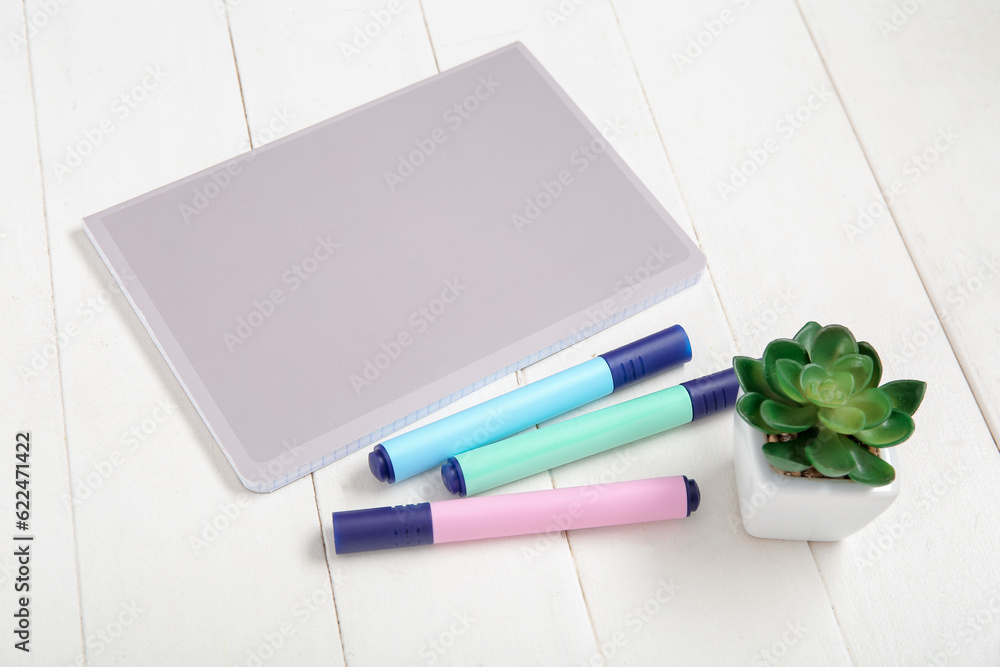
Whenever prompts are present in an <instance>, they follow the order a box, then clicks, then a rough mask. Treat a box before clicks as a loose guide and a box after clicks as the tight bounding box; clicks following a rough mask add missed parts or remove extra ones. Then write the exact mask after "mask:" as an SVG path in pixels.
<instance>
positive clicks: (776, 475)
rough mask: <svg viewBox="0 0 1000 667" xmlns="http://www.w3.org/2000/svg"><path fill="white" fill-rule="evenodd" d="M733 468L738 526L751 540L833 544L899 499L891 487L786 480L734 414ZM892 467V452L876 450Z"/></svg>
mask: <svg viewBox="0 0 1000 667" xmlns="http://www.w3.org/2000/svg"><path fill="white" fill-rule="evenodd" d="M734 417H735V420H736V421H735V425H734V427H733V466H734V467H735V468H736V487H737V490H738V493H739V501H740V515H741V516H742V517H743V527H744V528H746V531H747V532H748V533H750V534H751V535H753V536H754V537H766V538H770V539H775V540H815V541H827V542H829V541H835V540H840V539H843V538H845V537H847V536H848V535H853V534H854V533H856V532H858V531H859V530H861V529H862V528H864V527H865V526H866V525H868V524H869V523H871V522H872V521H873V520H874V519H875V517H877V516H878V515H879V514H881V513H882V512H884V511H886V510H887V509H888V508H889V505H891V504H892V503H893V501H894V500H896V496H898V495H899V487H900V482H899V476H898V473H899V471H898V469H897V471H896V472H897V476H896V479H895V480H893V482H892V483H891V484H887V485H885V486H879V487H871V486H865V485H863V484H858V483H857V482H853V481H851V480H846V479H823V478H819V479H812V478H808V477H789V476H787V475H783V474H781V473H780V472H778V471H776V470H774V469H773V468H772V467H771V464H770V463H768V462H767V458H765V457H764V452H763V451H761V447H762V446H763V445H764V442H766V436H765V435H764V434H763V433H761V432H760V431H758V430H757V429H755V428H754V427H752V426H751V425H750V424H748V423H746V422H745V421H743V419H742V418H741V417H740V416H739V414H736V415H734ZM881 455H882V458H883V459H884V460H885V461H886V462H888V463H889V465H891V466H893V467H894V468H895V467H896V459H897V456H896V448H895V447H889V448H886V449H883V450H882V451H881Z"/></svg>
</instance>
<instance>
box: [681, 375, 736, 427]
mask: <svg viewBox="0 0 1000 667" xmlns="http://www.w3.org/2000/svg"><path fill="white" fill-rule="evenodd" d="M681 386H682V387H684V388H685V389H687V392H688V394H690V395H691V421H694V420H695V419H701V418H702V417H707V416H708V415H710V414H713V413H716V412H719V411H720V410H726V409H727V408H731V407H733V406H734V405H736V394H737V393H738V392H739V390H740V383H739V382H738V381H737V380H736V371H734V370H733V369H732V368H727V369H726V370H724V371H719V372H718V373H712V374H711V375H706V376H705V377H700V378H697V379H695V380H688V381H687V382H682V383H681Z"/></svg>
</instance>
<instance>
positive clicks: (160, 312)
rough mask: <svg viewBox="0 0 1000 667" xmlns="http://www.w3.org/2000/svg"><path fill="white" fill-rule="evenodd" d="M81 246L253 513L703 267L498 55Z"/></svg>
mask: <svg viewBox="0 0 1000 667" xmlns="http://www.w3.org/2000/svg"><path fill="white" fill-rule="evenodd" d="M84 226H85V228H86V230H87V233H88V235H89V236H90V238H91V240H92V241H93V243H94V246H95V247H96V248H97V250H98V252H99V253H100V255H101V257H102V258H103V259H104V261H105V263H106V264H107V266H108V268H109V269H110V271H111V273H112V274H113V275H114V277H115V279H116V280H117V281H118V283H119V284H120V286H121V288H122V291H123V293H124V294H125V295H126V296H127V298H128V299H129V302H130V303H131V305H132V307H133V308H134V309H135V312H136V314H137V315H138V316H139V318H140V319H141V320H142V323H143V324H144V325H145V327H146V329H147V331H148V332H149V335H150V336H151V337H152V338H153V340H154V341H155V342H156V345H157V347H158V348H159V350H160V352H161V353H162V354H163V357H164V359H166V361H167V363H168V364H169V365H170V367H171V369H172V370H173V372H174V374H175V375H176V377H177V379H178V381H179V382H180V383H181V385H182V386H183V388H184V390H185V392H186V393H187V395H188V396H189V397H190V399H191V401H192V403H193V404H194V405H195V407H196V408H197V410H198V412H199V414H200V415H201V417H202V419H204V421H205V424H206V425H207V426H208V428H209V430H210V431H211V433H212V435H213V437H214V438H215V440H216V441H217V442H218V444H219V446H220V447H221V448H222V451H223V452H225V454H226V457H227V458H228V460H229V461H230V463H231V464H232V466H233V469H234V470H235V471H236V474H237V475H238V476H239V478H240V480H241V481H242V483H243V484H244V485H245V486H246V487H247V488H248V489H250V490H253V491H258V492H266V491H271V490H274V489H276V488H279V487H281V486H283V485H284V484H287V483H289V482H291V481H293V480H295V479H297V478H299V477H302V476H303V475H306V474H308V473H310V472H312V471H314V470H316V469H318V468H319V467H321V466H324V465H327V464H328V463H331V462H333V461H335V460H337V459H339V458H341V457H343V456H345V455H347V454H349V453H351V452H354V451H356V450H358V449H361V448H364V447H366V446H368V445H372V444H376V443H378V442H379V441H380V440H382V439H384V438H385V437H386V436H388V435H389V434H391V433H392V432H393V431H395V430H397V429H399V428H401V427H403V426H405V425H407V424H410V423H412V422H413V421H415V420H417V419H420V418H422V417H424V416H427V415H429V414H431V413H432V412H434V411H435V410H437V409H439V408H441V407H442V406H444V405H447V404H448V403H450V402H451V401H453V400H455V399H456V398H458V397H461V396H463V395H465V394H468V393H469V392H472V391H474V390H476V389H478V388H480V387H482V386H484V385H485V384H487V383H489V382H492V381H493V380H495V379H497V378H499V377H502V376H503V375H506V374H508V373H511V372H512V371H514V370H516V369H518V368H521V367H524V366H526V365H528V364H530V363H532V362H534V361H537V360H538V359H540V358H542V357H545V356H546V355H549V354H552V353H554V352H556V351H558V350H560V349H562V348H564V347H566V346H568V345H571V344H572V343H575V342H577V341H579V340H581V339H582V338H584V337H585V336H588V335H590V334H592V333H594V332H596V331H599V330H601V329H603V328H605V327H607V326H609V325H611V324H613V323H615V322H618V321H620V320H622V319H624V318H625V317H628V316H629V315H631V314H633V313H636V312H638V311H639V310H641V309H643V308H646V307H648V306H650V305H652V304H654V303H656V302H658V301H660V300H662V299H664V298H666V297H667V296H669V295H671V294H673V293H674V292H676V291H678V290H680V289H683V288H685V287H687V286H689V285H691V284H693V283H694V282H695V281H696V280H697V279H698V276H699V274H700V272H701V270H702V268H703V267H704V264H705V259H704V256H703V255H702V253H701V252H700V251H699V250H698V248H697V247H696V246H695V245H694V244H693V243H692V242H691V240H690V239H689V238H687V236H686V235H685V234H684V233H683V232H682V231H681V229H680V228H679V227H678V226H677V224H676V222H675V221H674V220H673V219H672V218H671V217H670V215H669V214H668V213H667V212H666V211H665V210H664V209H663V207H662V206H661V205H660V204H659V203H658V202H657V201H656V200H655V199H654V198H653V196H652V195H651V194H650V192H649V191H648V190H647V189H646V188H645V187H644V186H643V185H642V183H641V182H639V180H638V179H637V178H636V176H635V174H634V173H632V171H631V170H630V169H629V168H628V166H626V165H625V163H624V162H623V161H622V160H621V158H620V157H619V156H618V154H617V153H615V151H614V148H613V147H612V143H611V142H609V141H608V140H607V139H605V138H604V137H603V136H602V135H601V133H600V132H599V131H598V129H597V128H596V127H595V126H594V125H593V124H592V123H591V122H590V121H589V120H587V118H586V117H585V116H584V115H583V113H582V112H581V111H580V109H579V108H577V106H576V105H575V104H573V102H572V101H571V100H570V99H569V98H568V97H567V96H566V94H565V93H564V92H563V91H562V90H561V89H560V88H559V86H558V85H557V84H556V83H555V81H554V80H553V79H552V77H551V76H550V75H549V74H548V73H547V72H546V71H545V70H544V69H543V68H542V66H541V65H540V64H539V63H538V61H537V60H536V59H535V58H534V57H533V56H532V55H531V54H530V53H529V52H528V50H527V49H526V48H525V47H524V46H522V45H521V44H519V43H516V44H512V45H509V46H507V47H504V48H501V49H499V50H497V51H494V52H492V53H490V54H487V55H485V56H482V57H480V58H477V59H476V60H473V61H471V62H468V63H466V64H464V65H461V66H458V67H456V68H454V69H451V70H448V71H446V72H443V73H441V74H438V75H436V76H433V77H431V78H429V79H427V80H425V81H422V82H419V83H417V84H414V85H412V86H409V87H407V88H404V89H402V90H400V91H398V92H396V93H393V94H391V95H387V96H386V97H383V98H381V99H378V100H376V101H374V102H371V103H369V104H365V105H364V106H361V107H358V108H357V109H354V110H352V111H348V112H346V113H343V114H341V115H339V116H336V117H334V118H331V119H329V120H326V121H324V122H321V123H318V124H317V125H314V126H312V127H309V128H306V129H304V130H301V131H299V132H296V133H295V134H292V135H289V136H287V137H284V138H282V139H279V140H277V141H274V142H272V143H269V144H267V145H266V146H263V147H260V148H256V149H254V150H252V151H250V152H249V153H245V154H243V155H240V156H238V157H235V158H233V159H232V160H229V161H227V162H225V163H222V164H219V165H216V166H214V167H211V168H209V169H205V170H204V171H201V172H198V173H197V174H194V175H192V176H189V177H187V178H184V179H181V180H179V181H177V182H175V183H171V184H169V185H166V186H163V187H161V188H158V189H157V190H154V191H152V192H149V193H147V194H145V195H142V196H140V197H136V198H135V199H132V200H130V201H127V202H125V203H123V204H119V205H117V206H114V207H112V208H109V209H107V210H105V211H101V212H100V213H96V214H94V215H91V216H89V217H87V218H86V219H85V221H84Z"/></svg>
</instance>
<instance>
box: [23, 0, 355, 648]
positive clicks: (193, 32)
mask: <svg viewBox="0 0 1000 667" xmlns="http://www.w3.org/2000/svg"><path fill="white" fill-rule="evenodd" d="M40 8H41V4H40V3H37V2H32V3H29V6H28V8H27V13H28V15H29V16H30V15H32V13H33V12H35V11H40ZM30 47H31V56H32V66H33V76H34V81H35V90H36V100H37V103H38V126H39V137H40V153H41V165H42V170H43V178H44V182H45V204H46V210H47V213H48V231H49V238H50V246H51V261H52V274H53V284H54V293H55V315H56V323H57V329H58V330H59V331H60V332H69V331H70V330H71V327H75V330H76V331H77V333H76V334H75V335H72V336H71V340H69V342H68V343H67V344H66V345H65V346H64V348H63V350H62V352H61V358H60V359H61V364H62V371H63V374H62V381H63V393H64V400H65V410H66V431H67V437H68V440H69V456H70V467H71V471H72V478H73V484H74V489H80V491H79V492H78V493H77V495H76V496H75V500H76V502H75V514H76V528H77V536H78V550H79V567H80V582H81V591H82V614H83V625H84V635H85V639H86V660H87V663H88V664H114V663H120V662H135V661H136V660H139V661H148V660H149V659H150V658H154V659H156V660H160V661H166V662H171V663H184V662H190V663H195V664H205V663H211V664H223V663H225V664H254V662H255V661H263V660H266V662H267V664H268V665H272V664H315V663H319V662H323V663H329V662H333V663H340V662H342V660H343V657H342V651H341V649H340V646H339V642H338V628H337V623H336V614H335V609H334V605H333V603H332V600H331V596H330V582H329V575H328V572H327V569H326V567H325V562H324V559H323V546H322V543H321V542H320V540H319V539H318V533H317V530H318V519H317V515H316V506H315V499H314V493H313V489H312V486H311V484H310V483H309V482H304V483H300V484H296V485H293V486H291V487H289V488H288V489H283V490H282V491H280V492H278V493H275V494H274V495H271V496H255V495H253V494H250V493H249V492H247V491H245V490H244V489H243V488H242V486H241V485H240V484H239V482H238V480H237V478H236V476H235V474H234V473H233V472H232V470H231V469H230V467H229V465H228V463H227V462H226V461H225V458H224V457H223V455H222V454H221V452H220V451H219V449H218V447H217V446H216V445H215V443H214V442H213V441H212V438H211V437H210V435H209V433H208V431H207V429H206V428H205V427H204V426H203V424H202V422H201V420H200V419H199V418H198V416H197V414H196V412H195V411H194V409H193V407H192V406H191V405H190V403H189V402H188V400H187V399H186V397H185V396H184V394H183V393H182V391H181V389H180V386H179V384H178V383H177V381H176V380H175V379H174V377H173V376H172V374H171V373H170V371H169V369H168V367H167V365H166V364H165V363H164V361H163V360H162V358H161V357H160V355H159V353H158V352H157V351H156V348H155V347H154V345H153V343H152V341H151V340H150V338H149V336H148V335H147V334H146V332H145V331H144V329H143V328H142V326H141V324H140V323H139V321H138V318H137V317H136V316H135V315H134V314H133V313H132V311H131V308H130V307H129V306H128V304H127V303H126V302H125V299H124V298H122V296H121V295H120V293H119V292H118V290H117V288H115V287H114V285H113V283H111V279H110V276H109V274H108V271H107V270H106V268H105V267H104V266H103V264H102V262H101V260H100V259H99V257H98V255H97V253H96V252H95V251H94V249H93V248H92V247H91V246H90V243H89V242H88V241H87V239H86V238H85V236H84V233H83V231H82V227H81V224H80V221H81V218H82V217H83V216H84V215H87V214H89V213H93V212H94V211H97V210H101V209H103V208H105V207H107V206H110V205H113V204H115V203H117V202H119V201H122V200H125V199H127V198H129V197H132V196H134V195H138V194H141V193H142V192H144V191H146V190H149V189H151V188H153V187H155V186H159V185H162V184H165V183H167V182H169V181H171V180H173V179H175V178H178V177H181V176H184V175H186V174H188V173H190V172H193V171H196V170H198V169H201V168H204V167H207V166H209V165H211V164H214V163H216V162H219V161H222V160H224V159H226V158H228V157H231V156H233V155H235V154H236V153H237V152H238V151H240V150H244V149H245V148H246V147H247V141H248V134H247V127H246V122H245V118H244V113H243V108H242V104H241V100H240V92H239V85H238V80H237V76H236V69H235V66H234V62H233V54H232V50H231V46H230V40H229V35H228V31H227V27H226V23H225V21H224V20H221V19H220V17H219V16H217V15H216V14H215V12H214V11H213V8H212V7H211V5H210V4H209V3H205V2H195V1H194V0H188V1H181V2H172V3H169V4H167V5H162V6H159V7H153V6H139V5H136V4H134V3H128V2H108V3H102V4H100V5H88V4H85V3H84V4H61V5H60V10H59V14H58V15H57V16H56V17H55V18H54V19H53V20H52V21H51V22H50V23H49V24H48V26H47V27H46V28H45V30H40V31H39V32H38V34H37V35H36V36H34V37H33V38H32V39H31V41H30ZM102 470H103V471H104V472H101V471H102ZM95 472H97V473H99V474H98V475H97V476H96V477H95V476H93V473H95ZM69 659H70V660H71V659H72V656H69ZM81 662H82V659H81Z"/></svg>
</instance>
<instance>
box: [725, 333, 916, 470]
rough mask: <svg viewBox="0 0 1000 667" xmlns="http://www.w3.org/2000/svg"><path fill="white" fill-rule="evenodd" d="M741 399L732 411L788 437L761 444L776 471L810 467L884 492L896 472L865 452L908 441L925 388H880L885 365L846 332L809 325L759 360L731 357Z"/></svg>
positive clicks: (905, 384)
mask: <svg viewBox="0 0 1000 667" xmlns="http://www.w3.org/2000/svg"><path fill="white" fill-rule="evenodd" d="M733 368H734V369H735V370H736V376H737V378H738V379H739V382H740V387H742V388H743V391H744V395H743V396H741V397H740V399H739V401H738V402H737V403H736V411H737V412H738V413H739V414H740V416H741V417H742V418H743V419H744V420H746V421H747V422H748V423H749V424H750V425H752V426H753V427H755V428H756V429H758V430H760V431H763V432H764V433H772V434H782V433H787V434H792V435H794V436H795V437H794V438H792V439H789V440H787V441H784V442H781V441H779V442H767V443H765V444H764V456H766V457H767V460H768V461H769V462H770V463H771V465H773V466H774V467H775V468H778V469H779V470H784V471H787V472H800V471H803V470H806V469H808V468H810V467H812V468H815V469H816V470H817V471H818V472H819V473H821V474H822V475H825V476H827V477H844V476H845V475H846V476H847V477H849V478H850V479H852V480H854V481H855V482H859V483H861V484H866V485H868V486H883V485H885V484H889V483H890V482H892V481H893V480H894V479H895V477H896V471H895V470H893V468H892V466H891V465H889V464H888V463H886V462H885V461H884V460H883V459H882V458H881V457H879V456H877V455H875V454H873V453H872V452H871V451H870V450H869V449H868V447H874V448H881V447H893V446H895V445H898V444H899V443H901V442H903V441H904V440H906V439H907V438H909V437H910V436H911V435H912V434H913V430H914V424H913V413H914V412H915V411H916V410H917V408H918V407H919V406H920V402H921V401H922V400H923V398H924V391H925V390H926V388H927V384H926V383H925V382H921V381H919V380H895V381H893V382H887V383H885V384H883V385H882V386H879V381H880V380H881V379H882V362H881V361H880V360H879V356H878V353H877V352H876V351H875V348H873V347H872V346H871V345H870V344H869V343H866V342H864V341H861V342H858V341H857V340H856V339H855V338H854V335H853V334H852V333H851V331H850V330H849V329H848V328H847V327H843V326H840V325H839V324H831V325H829V326H825V327H824V326H820V325H819V324H817V323H816V322H809V323H808V324H806V325H805V326H804V327H802V329H801V330H799V332H798V333H797V334H795V337H794V338H791V339H789V338H778V339H776V340H773V341H771V342H770V343H768V345H767V347H766V348H765V349H764V356H763V358H761V359H753V358H751V357H734V358H733Z"/></svg>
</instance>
